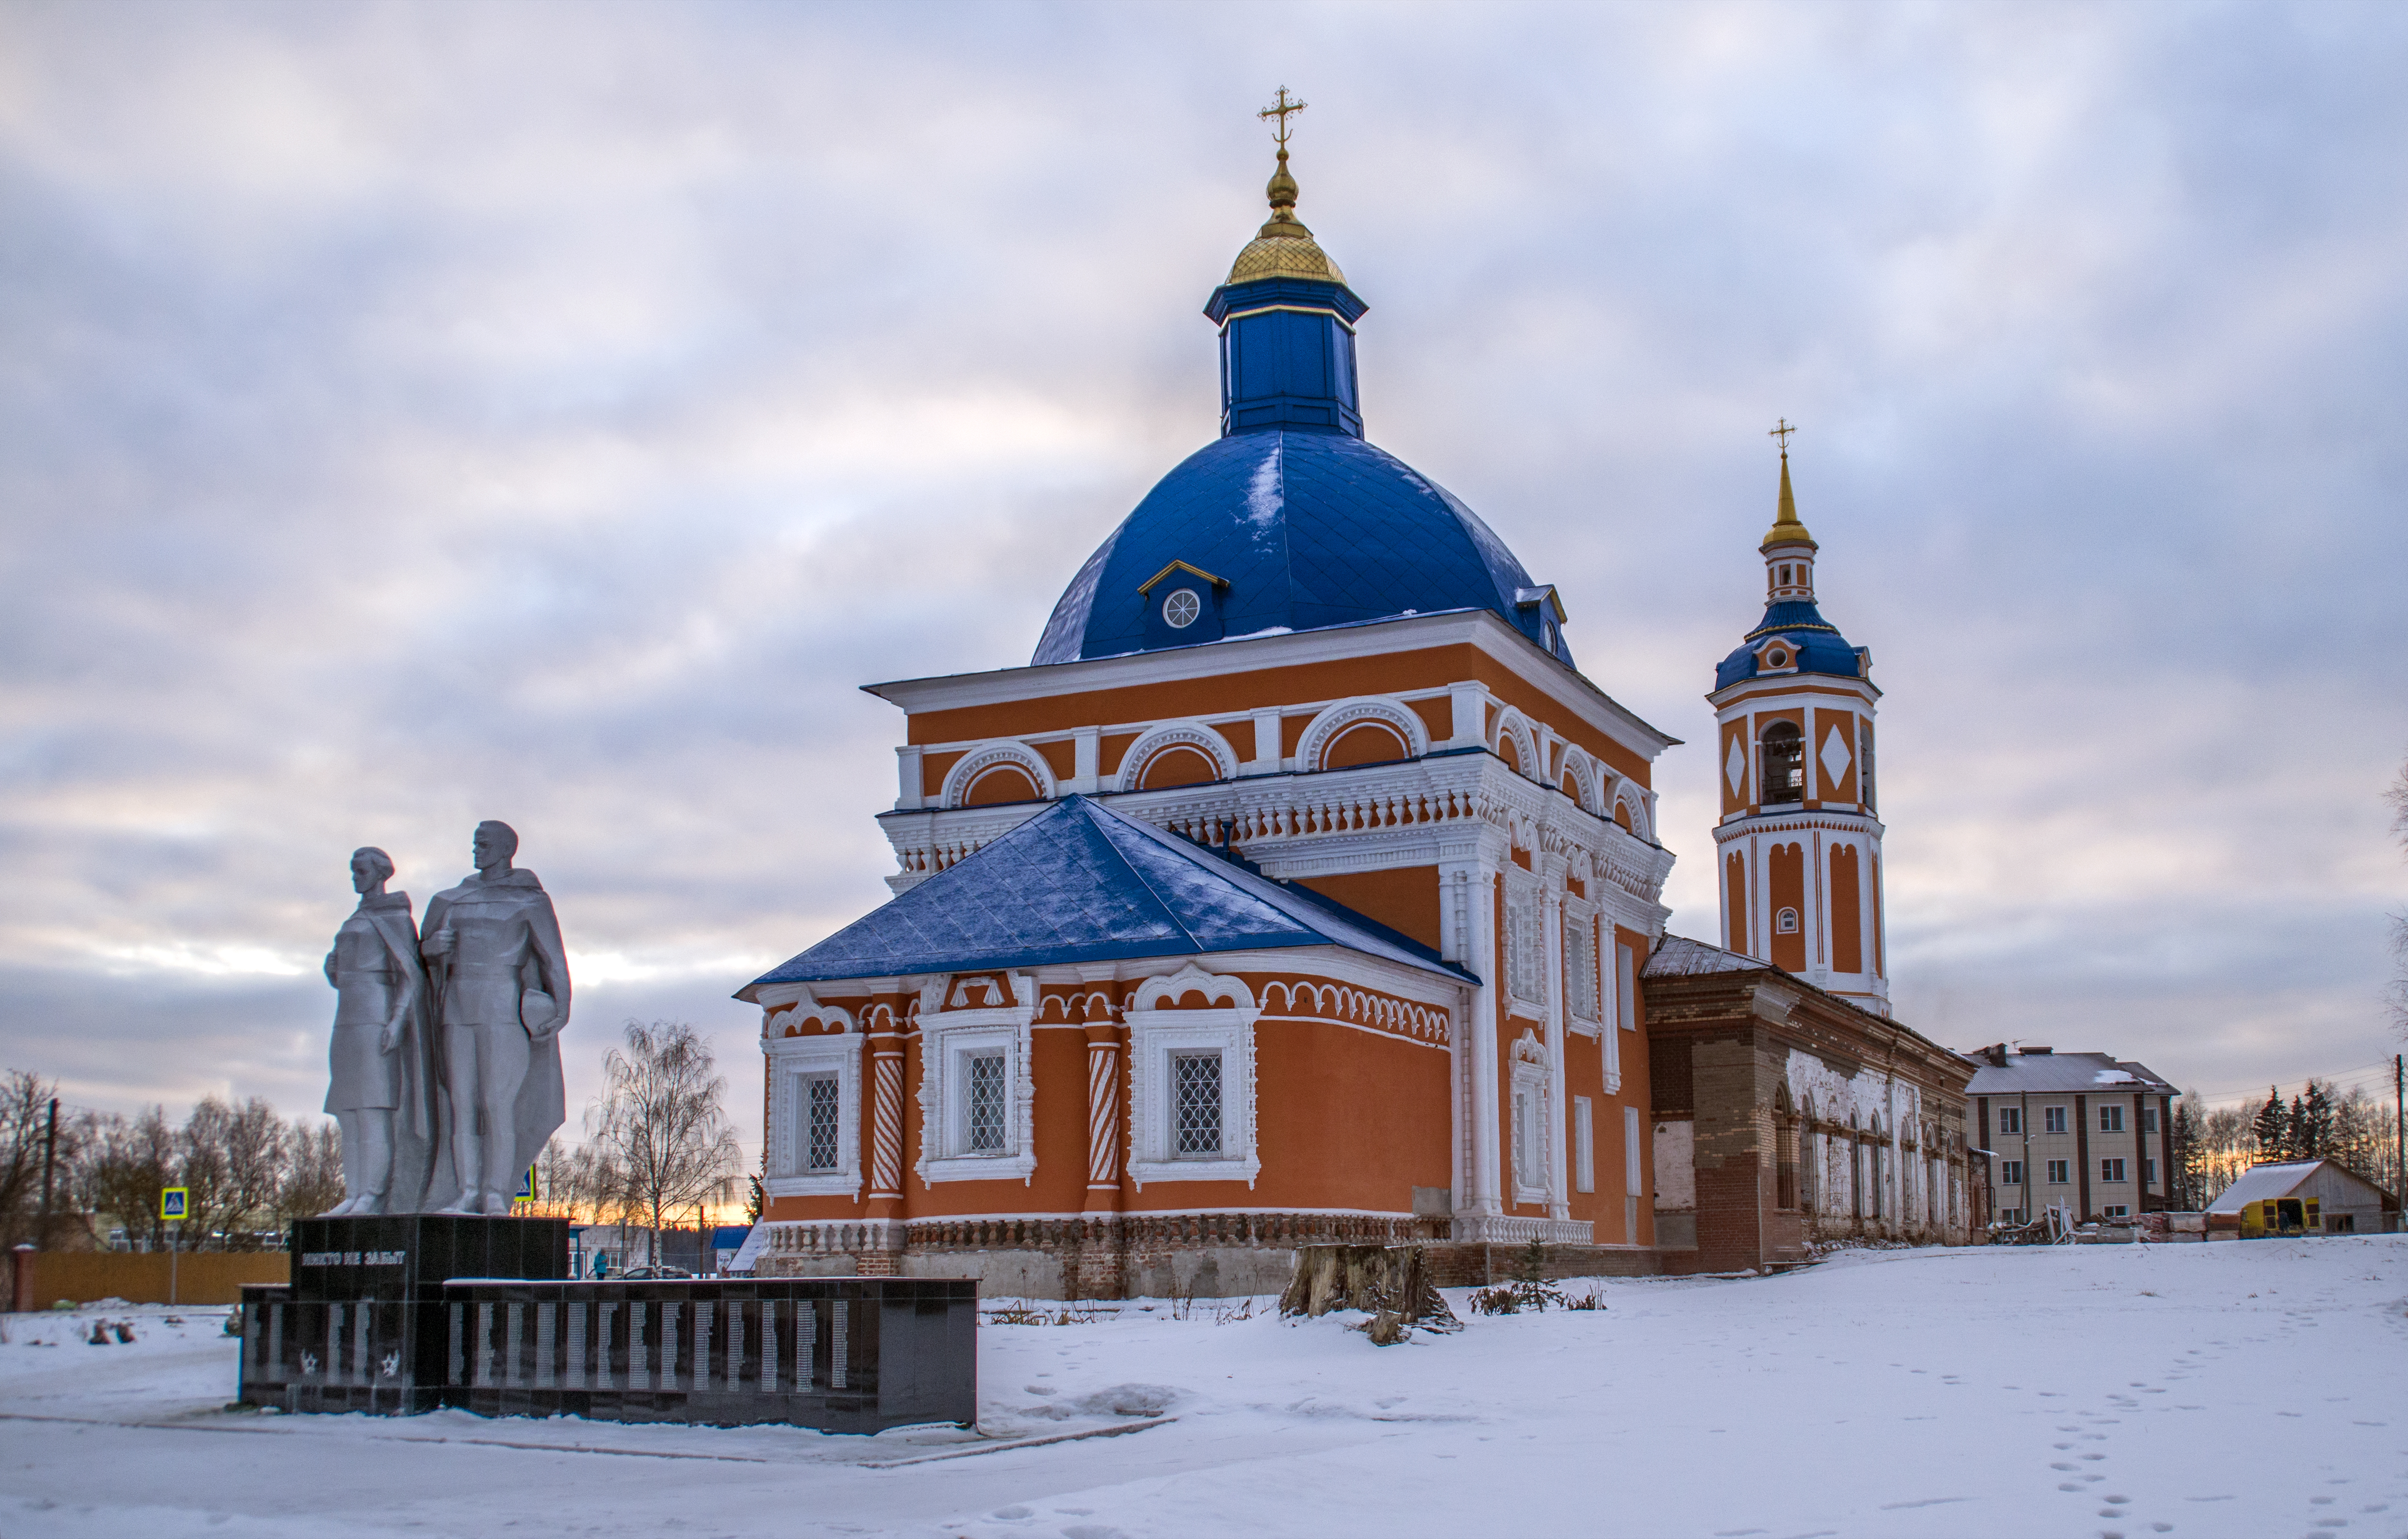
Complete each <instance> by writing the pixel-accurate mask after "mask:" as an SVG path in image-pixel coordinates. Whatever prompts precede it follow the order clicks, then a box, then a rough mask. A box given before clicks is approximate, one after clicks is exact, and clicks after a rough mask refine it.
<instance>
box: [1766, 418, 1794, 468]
mask: <svg viewBox="0 0 2408 1539" xmlns="http://www.w3.org/2000/svg"><path fill="white" fill-rule="evenodd" d="M1797 431H1798V429H1796V428H1794V427H1792V426H1790V425H1789V419H1788V418H1786V417H1784V418H1782V419H1781V420H1780V425H1779V426H1777V427H1775V428H1773V429H1772V430H1771V431H1770V432H1769V433H1767V434H1765V435H1764V436H1765V437H1766V438H1768V439H1780V440H1781V454H1782V457H1783V458H1784V459H1786V458H1788V456H1789V435H1790V434H1792V433H1795V432H1797Z"/></svg>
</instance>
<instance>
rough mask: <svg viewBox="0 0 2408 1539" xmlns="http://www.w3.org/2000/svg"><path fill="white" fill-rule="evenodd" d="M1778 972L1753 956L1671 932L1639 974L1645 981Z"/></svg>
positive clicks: (1668, 932)
mask: <svg viewBox="0 0 2408 1539" xmlns="http://www.w3.org/2000/svg"><path fill="white" fill-rule="evenodd" d="M1639 971H1640V975H1641V977H1646V978H1689V977H1695V976H1697V975H1699V974H1700V973H1706V972H1771V971H1777V970H1776V969H1774V967H1773V965H1772V964H1771V963H1770V962H1761V961H1758V960H1756V958H1755V957H1753V956H1741V955H1740V954H1739V953H1737V952H1735V951H1725V950H1724V949H1723V948H1722V947H1720V946H1710V945H1708V944H1706V942H1703V941H1692V940H1690V939H1689V938H1688V937H1687V936H1685V935H1674V934H1672V933H1670V931H1667V932H1666V933H1665V936H1664V939H1662V940H1661V941H1658V942H1656V949H1655V951H1654V952H1653V953H1652V954H1650V955H1649V956H1648V958H1647V965H1646V966H1645V967H1642V968H1641V969H1640V970H1639Z"/></svg>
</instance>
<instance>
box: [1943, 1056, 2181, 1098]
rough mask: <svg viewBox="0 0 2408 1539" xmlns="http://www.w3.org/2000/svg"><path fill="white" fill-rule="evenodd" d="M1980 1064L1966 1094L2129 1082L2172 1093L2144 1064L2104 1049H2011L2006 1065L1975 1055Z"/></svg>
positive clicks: (2074, 1091) (2059, 1091)
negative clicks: (2044, 1050) (2038, 1051)
mask: <svg viewBox="0 0 2408 1539" xmlns="http://www.w3.org/2000/svg"><path fill="white" fill-rule="evenodd" d="M1974 1062H1975V1063H1977V1064H1978V1065H1980V1067H1979V1068H1977V1069H1975V1070H1974V1071H1973V1083H1972V1084H1971V1085H1969V1086H1966V1087H1965V1093H1966V1094H1967V1095H1969V1096H2036V1095H2079V1094H2084V1093H2086V1092H2089V1091H2094V1090H2097V1089H2098V1088H2099V1087H2100V1086H2106V1085H2121V1086H2131V1087H2132V1088H2134V1089H2136V1090H2144V1091H2147V1092H2149V1093H2151V1094H2154V1095H2168V1096H2170V1095H2173V1094H2175V1093H2176V1092H2175V1090H2174V1087H2173V1086H2171V1085H2169V1084H2167V1083H2166V1082H2165V1081H2164V1080H2161V1079H2159V1078H2158V1077H2157V1075H2156V1074H2154V1073H2151V1072H2149V1070H2148V1068H2147V1066H2145V1065H2143V1064H2138V1063H2131V1062H2128V1061H2125V1060H2122V1059H2118V1058H2114V1057H2109V1056H2108V1055H2107V1054H2105V1053H2010V1054H2008V1055H2007V1063H2006V1067H2005V1068H2003V1069H2001V1068H2000V1067H1999V1066H1997V1065H1996V1064H1993V1063H1990V1062H1989V1061H1987V1060H1986V1059H1985V1058H1983V1057H1980V1055H1978V1054H1976V1055H1974Z"/></svg>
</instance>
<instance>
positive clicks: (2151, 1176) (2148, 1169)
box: [2141, 1159, 2157, 1187]
mask: <svg viewBox="0 0 2408 1539" xmlns="http://www.w3.org/2000/svg"><path fill="white" fill-rule="evenodd" d="M2141 1184H2142V1185H2143V1186H2146V1187H2154V1186H2156V1185H2157V1161H2156V1160H2154V1159H2143V1160H2142V1161H2141Z"/></svg>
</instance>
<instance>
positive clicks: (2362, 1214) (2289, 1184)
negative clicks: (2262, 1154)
mask: <svg viewBox="0 0 2408 1539" xmlns="http://www.w3.org/2000/svg"><path fill="white" fill-rule="evenodd" d="M2207 1211H2208V1215H2209V1218H2208V1223H2209V1227H2210V1229H2211V1230H2218V1229H2223V1228H2224V1227H2225V1225H2226V1224H2232V1223H2234V1222H2235V1221H2237V1223H2238V1227H2239V1229H2240V1231H2241V1238H2243V1240H2258V1239H2264V1238H2267V1237H2268V1236H2272V1235H2279V1234H2385V1233H2388V1232H2390V1231H2391V1230H2396V1229H2398V1228H2399V1227H2400V1200H2399V1199H2398V1198H2396V1197H2393V1196H2392V1195H2391V1194H2390V1193H2389V1192H2386V1191H2385V1190H2384V1189H2383V1188H2382V1187H2378V1186H2376V1185H2375V1184H2374V1183H2373V1182H2372V1181H2369V1180H2367V1179H2366V1178H2365V1177H2364V1176H2361V1175H2358V1174H2356V1173H2354V1172H2350V1171H2347V1170H2344V1169H2343V1167H2341V1166H2340V1165H2337V1164H2335V1163H2334V1162H2333V1161H2331V1160H2329V1159H2294V1160H2285V1161H2282V1162H2280V1163H2277V1164H2271V1165H2256V1166H2252V1167H2251V1168H2250V1170H2249V1172H2248V1173H2247V1174H2245V1175H2243V1176H2242V1178H2241V1179H2240V1180H2238V1181H2235V1182H2234V1183H2233V1184H2232V1185H2231V1186H2229V1187H2225V1188H2224V1191H2223V1193H2222V1194H2221V1195H2220V1196H2218V1197H2217V1198H2216V1200H2215V1201H2213V1202H2211V1203H2209V1204H2208V1205H2207ZM2219 1217H2222V1218H2223V1219H2224V1223H2221V1224H2219V1223H2217V1222H2216V1220H2217V1218H2219Z"/></svg>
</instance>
